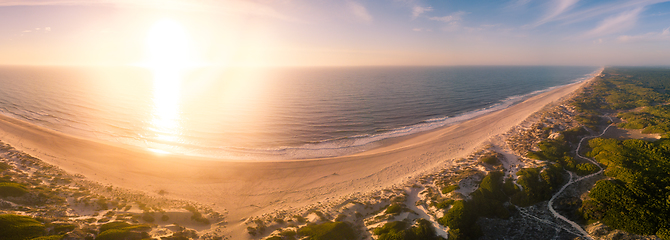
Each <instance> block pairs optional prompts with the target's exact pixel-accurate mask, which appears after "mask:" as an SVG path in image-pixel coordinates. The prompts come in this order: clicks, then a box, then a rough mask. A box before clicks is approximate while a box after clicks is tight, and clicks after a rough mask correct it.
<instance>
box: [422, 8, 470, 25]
mask: <svg viewBox="0 0 670 240" xmlns="http://www.w3.org/2000/svg"><path fill="white" fill-rule="evenodd" d="M463 15H465V12H463V11H458V12H455V13H454V14H451V15H448V16H443V17H430V18H428V19H430V20H433V21H439V22H446V23H449V22H458V21H461V20H462V17H463Z"/></svg>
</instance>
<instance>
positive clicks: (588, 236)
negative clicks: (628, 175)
mask: <svg viewBox="0 0 670 240" xmlns="http://www.w3.org/2000/svg"><path fill="white" fill-rule="evenodd" d="M608 118H609V119H610V121H611V122H614V121H613V120H612V118H611V117H609V116H608ZM612 126H614V123H612V124H610V125H608V126H607V127H606V128H605V130H603V132H602V133H601V134H600V135H598V136H587V137H583V138H582V139H581V140H579V144H577V152H576V155H577V156H578V157H580V158H582V159H586V160H587V161H589V162H591V163H593V164H595V165H596V166H598V168H600V170H599V171H598V172H596V173H592V174H589V175H586V176H583V177H580V178H577V179H574V174H573V173H572V172H570V171H568V173H569V174H570V180H569V181H568V183H566V184H565V185H563V187H562V188H561V190H559V191H558V192H556V193H555V194H554V195H553V196H551V199H550V200H549V203H547V205H548V207H549V211H550V212H551V214H552V215H554V217H556V218H559V219H561V220H563V221H565V222H566V223H568V224H570V225H571V226H572V227H573V228H575V229H576V230H577V231H578V232H579V233H581V235H582V237H585V238H586V239H593V238H591V235H589V233H588V232H586V231H584V229H583V228H582V227H581V226H579V224H577V223H575V222H573V221H570V219H568V218H566V217H565V216H563V215H561V214H559V213H558V212H556V210H555V209H554V200H556V198H557V197H558V196H559V195H561V193H563V191H564V190H565V189H566V188H567V187H568V186H570V185H572V184H573V183H576V182H579V181H582V180H585V179H588V178H591V177H593V176H596V175H598V174H601V173H602V172H603V171H604V170H605V169H603V168H602V167H601V166H600V164H598V162H596V161H595V160H594V159H590V158H587V157H584V156H582V155H581V154H579V150H581V147H582V143H583V142H584V140H586V139H589V138H596V137H601V136H602V135H604V134H605V133H606V132H607V130H608V129H609V128H610V127H612ZM570 232H571V231H570ZM572 233H574V232H572Z"/></svg>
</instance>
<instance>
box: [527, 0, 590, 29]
mask: <svg viewBox="0 0 670 240" xmlns="http://www.w3.org/2000/svg"><path fill="white" fill-rule="evenodd" d="M577 2H579V0H554V1H552V2H551V4H550V9H549V11H547V13H546V14H545V15H544V16H543V17H542V18H541V19H540V20H539V21H537V22H536V23H534V24H532V27H537V26H540V25H543V24H546V23H549V22H552V21H555V20H556V19H557V18H558V17H559V16H561V14H563V13H565V12H566V11H568V10H570V9H571V8H572V7H573V6H574V5H575V4H576V3H577Z"/></svg>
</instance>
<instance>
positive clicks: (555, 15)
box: [0, 0, 670, 66]
mask: <svg viewBox="0 0 670 240" xmlns="http://www.w3.org/2000/svg"><path fill="white" fill-rule="evenodd" d="M161 19H171V20H174V21H175V22H178V23H179V24H180V26H182V27H183V30H184V31H183V32H185V33H186V34H188V38H189V39H191V41H190V44H192V47H191V48H189V49H193V51H194V55H195V56H197V57H196V58H197V61H198V62H201V63H207V64H222V65H261V66H265V65H270V66H283V65H290V66H296V65H297V66H305V65H320V66H322V65H325V66H331V65H335V66H341V65H670V2H666V1H645V0H638V1H630V0H618V1H617V0H615V1H587V0H550V1H539V0H510V1H448V0H447V1H419V0H416V1H413V0H404V1H403V0H376V1H372V0H343V1H326V0H312V1H306V0H305V1H301V0H277V1H270V0H259V1H242V0H224V1H215V0H191V1H186V0H165V1H154V0H136V1H131V0H122V1H112V0H86V1H84V0H29V1H16V0H0V53H4V54H0V55H1V56H0V64H134V63H137V62H141V61H142V59H144V58H146V56H145V55H146V51H145V49H146V45H147V43H146V38H147V33H148V32H149V30H150V29H151V28H152V26H153V25H154V24H155V23H156V22H158V21H160V20H161Z"/></svg>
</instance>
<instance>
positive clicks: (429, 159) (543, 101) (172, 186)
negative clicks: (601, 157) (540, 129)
mask: <svg viewBox="0 0 670 240" xmlns="http://www.w3.org/2000/svg"><path fill="white" fill-rule="evenodd" d="M589 81H590V80H586V81H582V82H579V83H573V84H570V85H565V86H562V87H559V88H556V89H552V90H550V91H547V92H544V93H541V94H538V95H536V96H533V97H530V98H528V99H526V100H524V101H522V102H520V103H517V104H515V105H513V106H511V107H509V108H505V109H502V110H499V111H495V112H492V113H488V114H485V115H482V116H479V117H476V118H473V119H469V120H466V121H464V122H461V123H457V124H454V125H450V126H446V127H442V128H438V129H434V130H431V131H428V132H423V133H418V134H415V135H412V136H408V137H406V138H405V139H402V140H397V141H393V142H392V143H390V144H388V145H386V146H382V147H379V148H375V149H372V150H369V151H366V152H361V153H357V154H353V155H349V156H341V157H330V158H320V159H301V160H288V161H280V162H278V161H226V160H223V161H222V160H218V161H213V160H214V159H207V158H197V157H186V156H172V155H160V154H155V153H151V152H148V151H144V150H141V149H132V148H124V147H121V146H115V145H109V144H104V143H100V142H94V141H90V140H85V139H81V138H76V137H72V136H67V135H64V134H60V133H56V132H54V131H50V130H47V129H43V128H39V127H35V126H33V125H30V124H27V123H25V122H21V121H18V120H14V119H11V118H7V117H4V116H2V117H0V139H1V140H2V141H4V142H5V143H8V144H10V145H12V146H14V147H15V148H17V149H19V150H21V151H24V152H26V153H29V154H31V155H33V156H35V157H38V158H40V159H42V160H44V161H45V162H47V163H50V164H54V165H56V166H59V167H61V168H63V169H64V170H65V171H67V172H68V173H71V174H82V175H84V176H85V177H87V178H88V179H91V180H93V181H97V182H101V183H103V184H110V185H113V186H117V187H123V188H129V189H135V190H141V191H145V192H148V193H157V192H159V191H160V190H165V191H166V192H168V193H169V194H168V197H174V198H182V199H187V200H193V201H197V202H201V203H204V204H208V205H212V207H213V208H214V209H217V210H220V211H227V212H228V216H227V218H228V222H229V223H230V224H231V225H230V228H229V229H228V230H230V231H231V234H232V235H233V236H234V237H235V236H242V235H241V234H245V233H244V225H243V224H242V223H241V222H242V220H240V219H242V218H246V217H249V216H255V215H260V214H264V213H268V212H271V211H274V210H278V209H287V208H300V207H304V206H307V205H309V204H313V203H316V202H323V201H327V200H334V199H337V198H340V197H343V196H346V195H349V194H353V193H356V192H369V191H373V190H377V189H382V188H387V187H390V186H393V185H395V184H399V183H402V182H404V181H407V179H410V178H414V177H419V176H421V175H423V174H425V173H429V172H431V171H433V170H435V169H441V168H443V167H444V166H447V165H449V164H450V163H451V162H453V161H452V160H453V159H458V158H462V157H465V156H467V155H468V154H470V153H472V152H473V151H474V150H475V149H476V148H478V147H479V146H480V145H482V144H484V143H485V142H487V141H488V140H489V139H491V138H492V137H495V136H499V135H501V134H504V133H506V132H507V131H509V130H510V129H511V128H513V127H514V126H517V125H519V124H520V123H521V122H523V121H524V120H526V119H527V118H528V117H529V116H530V115H532V114H533V113H535V112H537V111H539V110H541V109H542V108H543V107H545V106H546V105H549V104H552V103H555V102H557V101H559V100H560V99H562V98H564V97H566V96H568V95H570V94H571V93H573V92H575V90H577V89H579V88H581V87H582V86H583V85H585V84H586V83H588V82H589Z"/></svg>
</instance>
